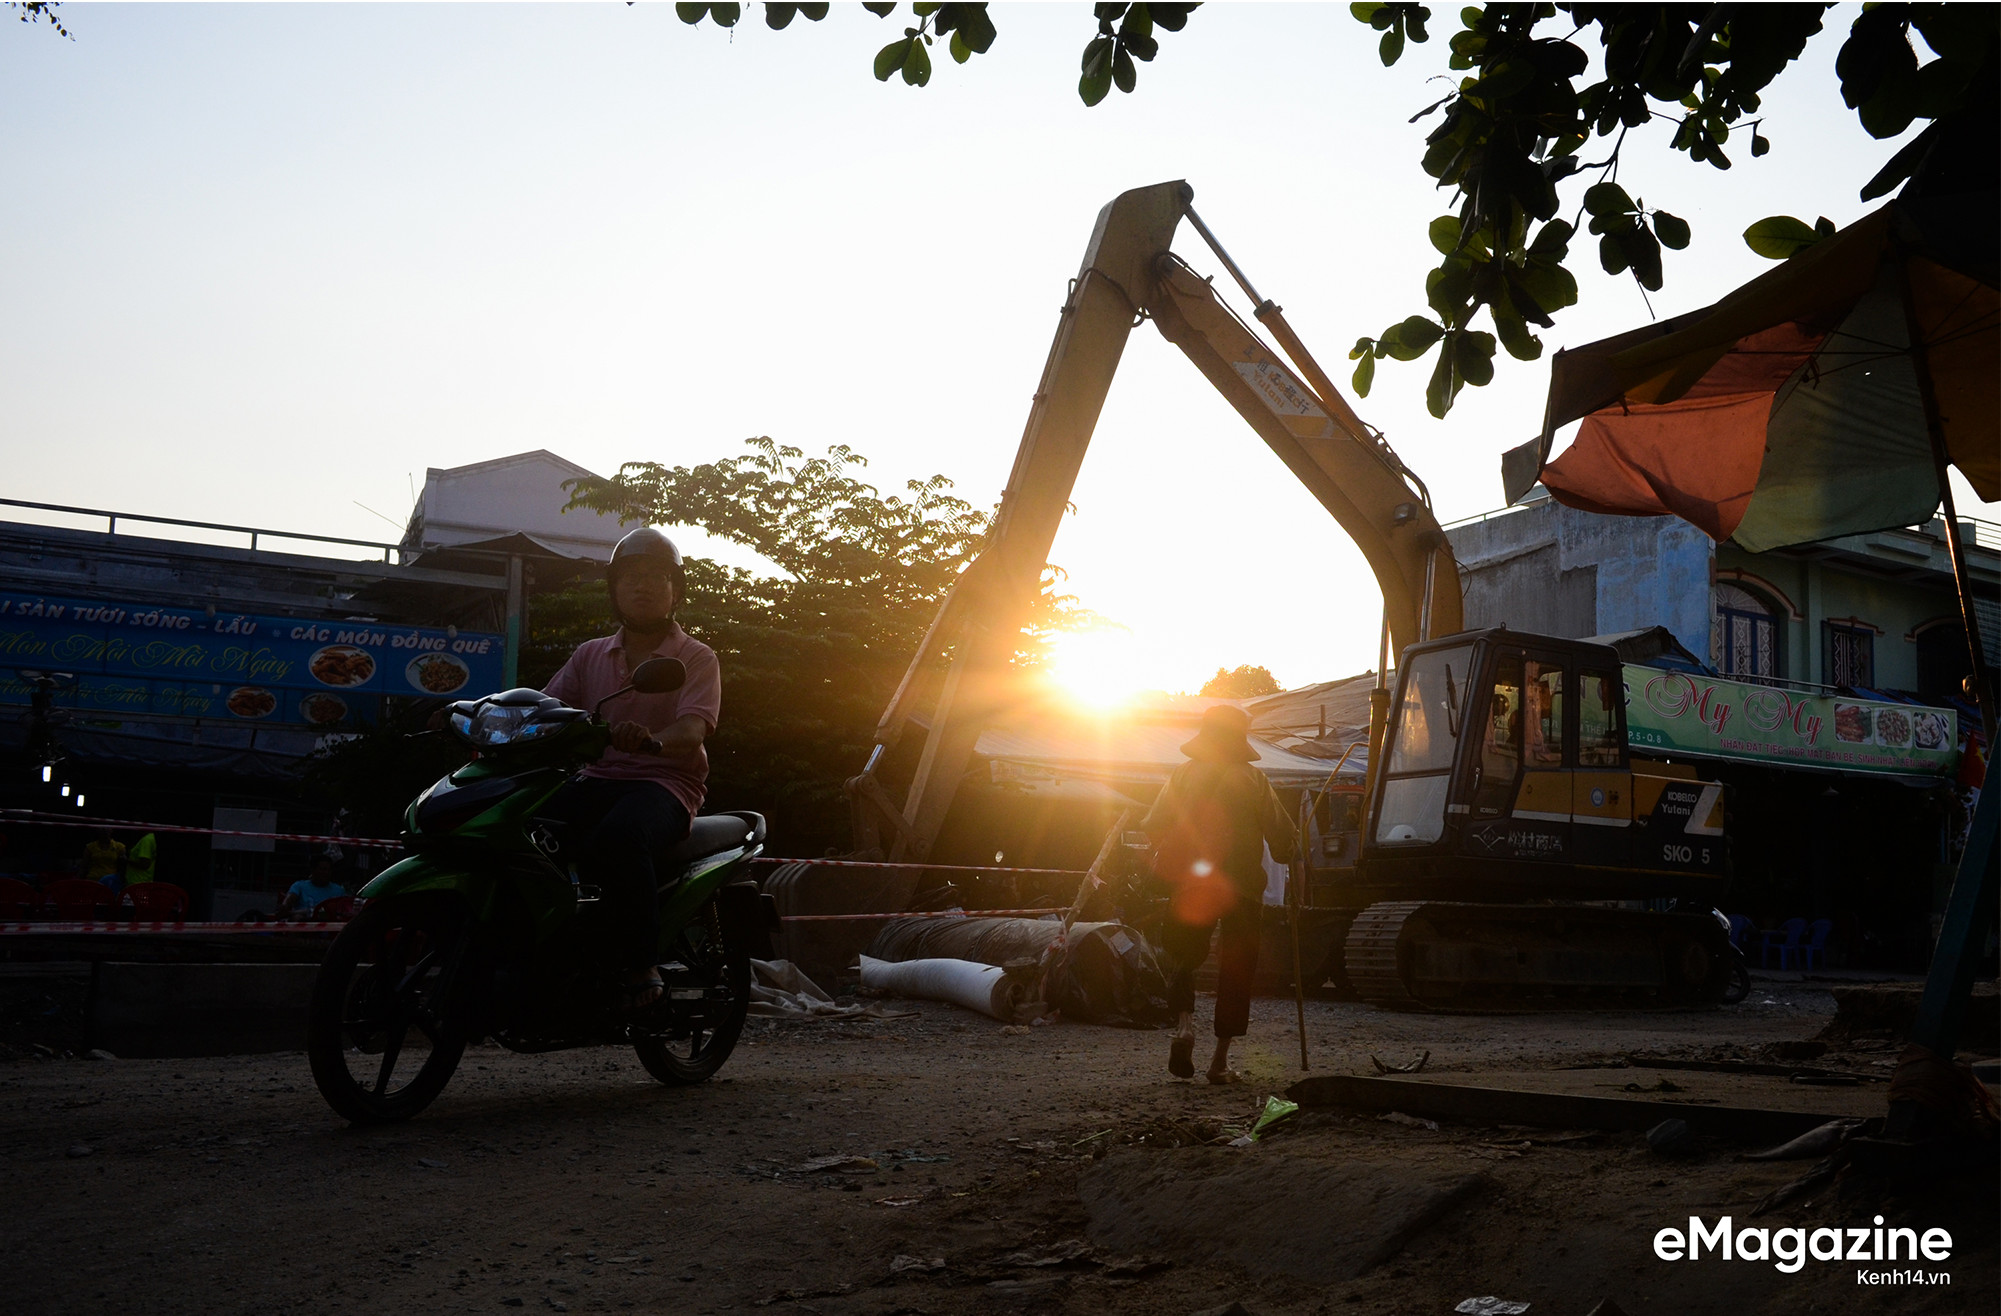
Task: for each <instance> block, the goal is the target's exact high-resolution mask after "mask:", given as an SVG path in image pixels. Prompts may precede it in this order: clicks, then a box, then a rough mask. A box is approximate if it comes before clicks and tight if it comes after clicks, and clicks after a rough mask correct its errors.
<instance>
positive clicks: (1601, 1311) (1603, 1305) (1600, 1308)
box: [1584, 1298, 1626, 1316]
mask: <svg viewBox="0 0 2001 1316" xmlns="http://www.w3.org/2000/svg"><path fill="white" fill-rule="evenodd" d="M1584 1316H1626V1309H1625V1308H1624V1307H1621V1306H1620V1305H1619V1304H1618V1303H1616V1302H1614V1301H1612V1300H1611V1299H1610V1298H1602V1299H1600V1300H1599V1303H1598V1305H1597V1306H1595V1307H1593V1308H1592V1309H1591V1310H1590V1311H1587V1312H1585V1313H1584Z"/></svg>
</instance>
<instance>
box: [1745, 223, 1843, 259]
mask: <svg viewBox="0 0 2001 1316" xmlns="http://www.w3.org/2000/svg"><path fill="white" fill-rule="evenodd" d="M1823 236H1824V235H1823V234H1819V233H1816V232H1814V231H1813V229H1812V228H1811V227H1809V226H1808V225H1807V223H1806V221H1804V220H1799V219H1794V218H1793V217H1792V216H1791V215H1772V216H1770V217H1769V218H1766V219H1761V220H1759V221H1758V222H1757V223H1755V224H1753V225H1751V227H1749V228H1747V229H1745V230H1744V245H1745V246H1747V247H1749V248H1750V249H1751V250H1752V251H1755V252H1757V253H1758V254H1759V255H1760V256H1763V257H1764V258H1765V259H1766V260H1785V259H1786V258H1788V257H1790V256H1794V255H1797V254H1798V253H1799V252H1802V251H1805V250H1806V249H1807V248H1808V247H1811V246H1812V245H1813V244H1814V243H1816V242H1818V241H1820V239H1821V238H1822V237H1823Z"/></svg>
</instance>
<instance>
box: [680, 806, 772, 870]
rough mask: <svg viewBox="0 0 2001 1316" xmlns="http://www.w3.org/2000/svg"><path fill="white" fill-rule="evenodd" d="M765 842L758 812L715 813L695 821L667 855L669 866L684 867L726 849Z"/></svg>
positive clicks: (762, 824)
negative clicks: (682, 838)
mask: <svg viewBox="0 0 2001 1316" xmlns="http://www.w3.org/2000/svg"><path fill="white" fill-rule="evenodd" d="M763 839H764V818H763V816H762V815H760V814H755V813H711V814H704V815H703V816H702V817H700V818H697V819H695V820H694V822H693V824H692V825H691V826H690V827H689V828H688V835H687V837H686V839H684V840H683V841H682V842H681V843H680V844H679V845H677V846H675V847H674V849H673V850H672V851H670V852H669V853H668V855H667V864H668V866H669V867H674V868H681V867H686V866H687V865H689V864H692V863H694V862H695V861H696V860H699V859H706V858H708V857H709V856H710V855H713V854H721V853H722V852H723V851H725V850H735V849H737V848H738V847H740V846H745V845H755V844H757V843H758V842H759V841H762V840H763Z"/></svg>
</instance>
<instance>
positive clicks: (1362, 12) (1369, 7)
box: [1348, 4, 1389, 23]
mask: <svg viewBox="0 0 2001 1316" xmlns="http://www.w3.org/2000/svg"><path fill="white" fill-rule="evenodd" d="M1388 8H1389V6H1388V5H1380V4H1357V5H1349V6H1348V12H1349V13H1351V14H1353V15H1354V16H1355V17H1356V18H1357V19H1359V20H1361V21H1362V22H1364V23H1373V22H1374V21H1375V17H1376V15H1377V14H1378V13H1380V12H1382V11H1383V10H1385V9H1388Z"/></svg>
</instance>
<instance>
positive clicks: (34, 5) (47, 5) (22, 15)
mask: <svg viewBox="0 0 2001 1316" xmlns="http://www.w3.org/2000/svg"><path fill="white" fill-rule="evenodd" d="M6 3H7V8H9V9H12V10H14V11H15V16H16V17H17V18H19V19H20V21H21V22H23V23H47V24H48V25H49V26H50V27H52V28H54V29H55V30H56V34H57V35H58V36H64V37H69V39H70V40H72V41H74V40H76V38H75V37H71V36H70V32H69V29H68V28H66V27H64V26H63V21H62V19H60V18H58V17H57V16H56V10H58V9H60V8H62V5H61V4H60V3H59V0H6Z"/></svg>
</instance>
